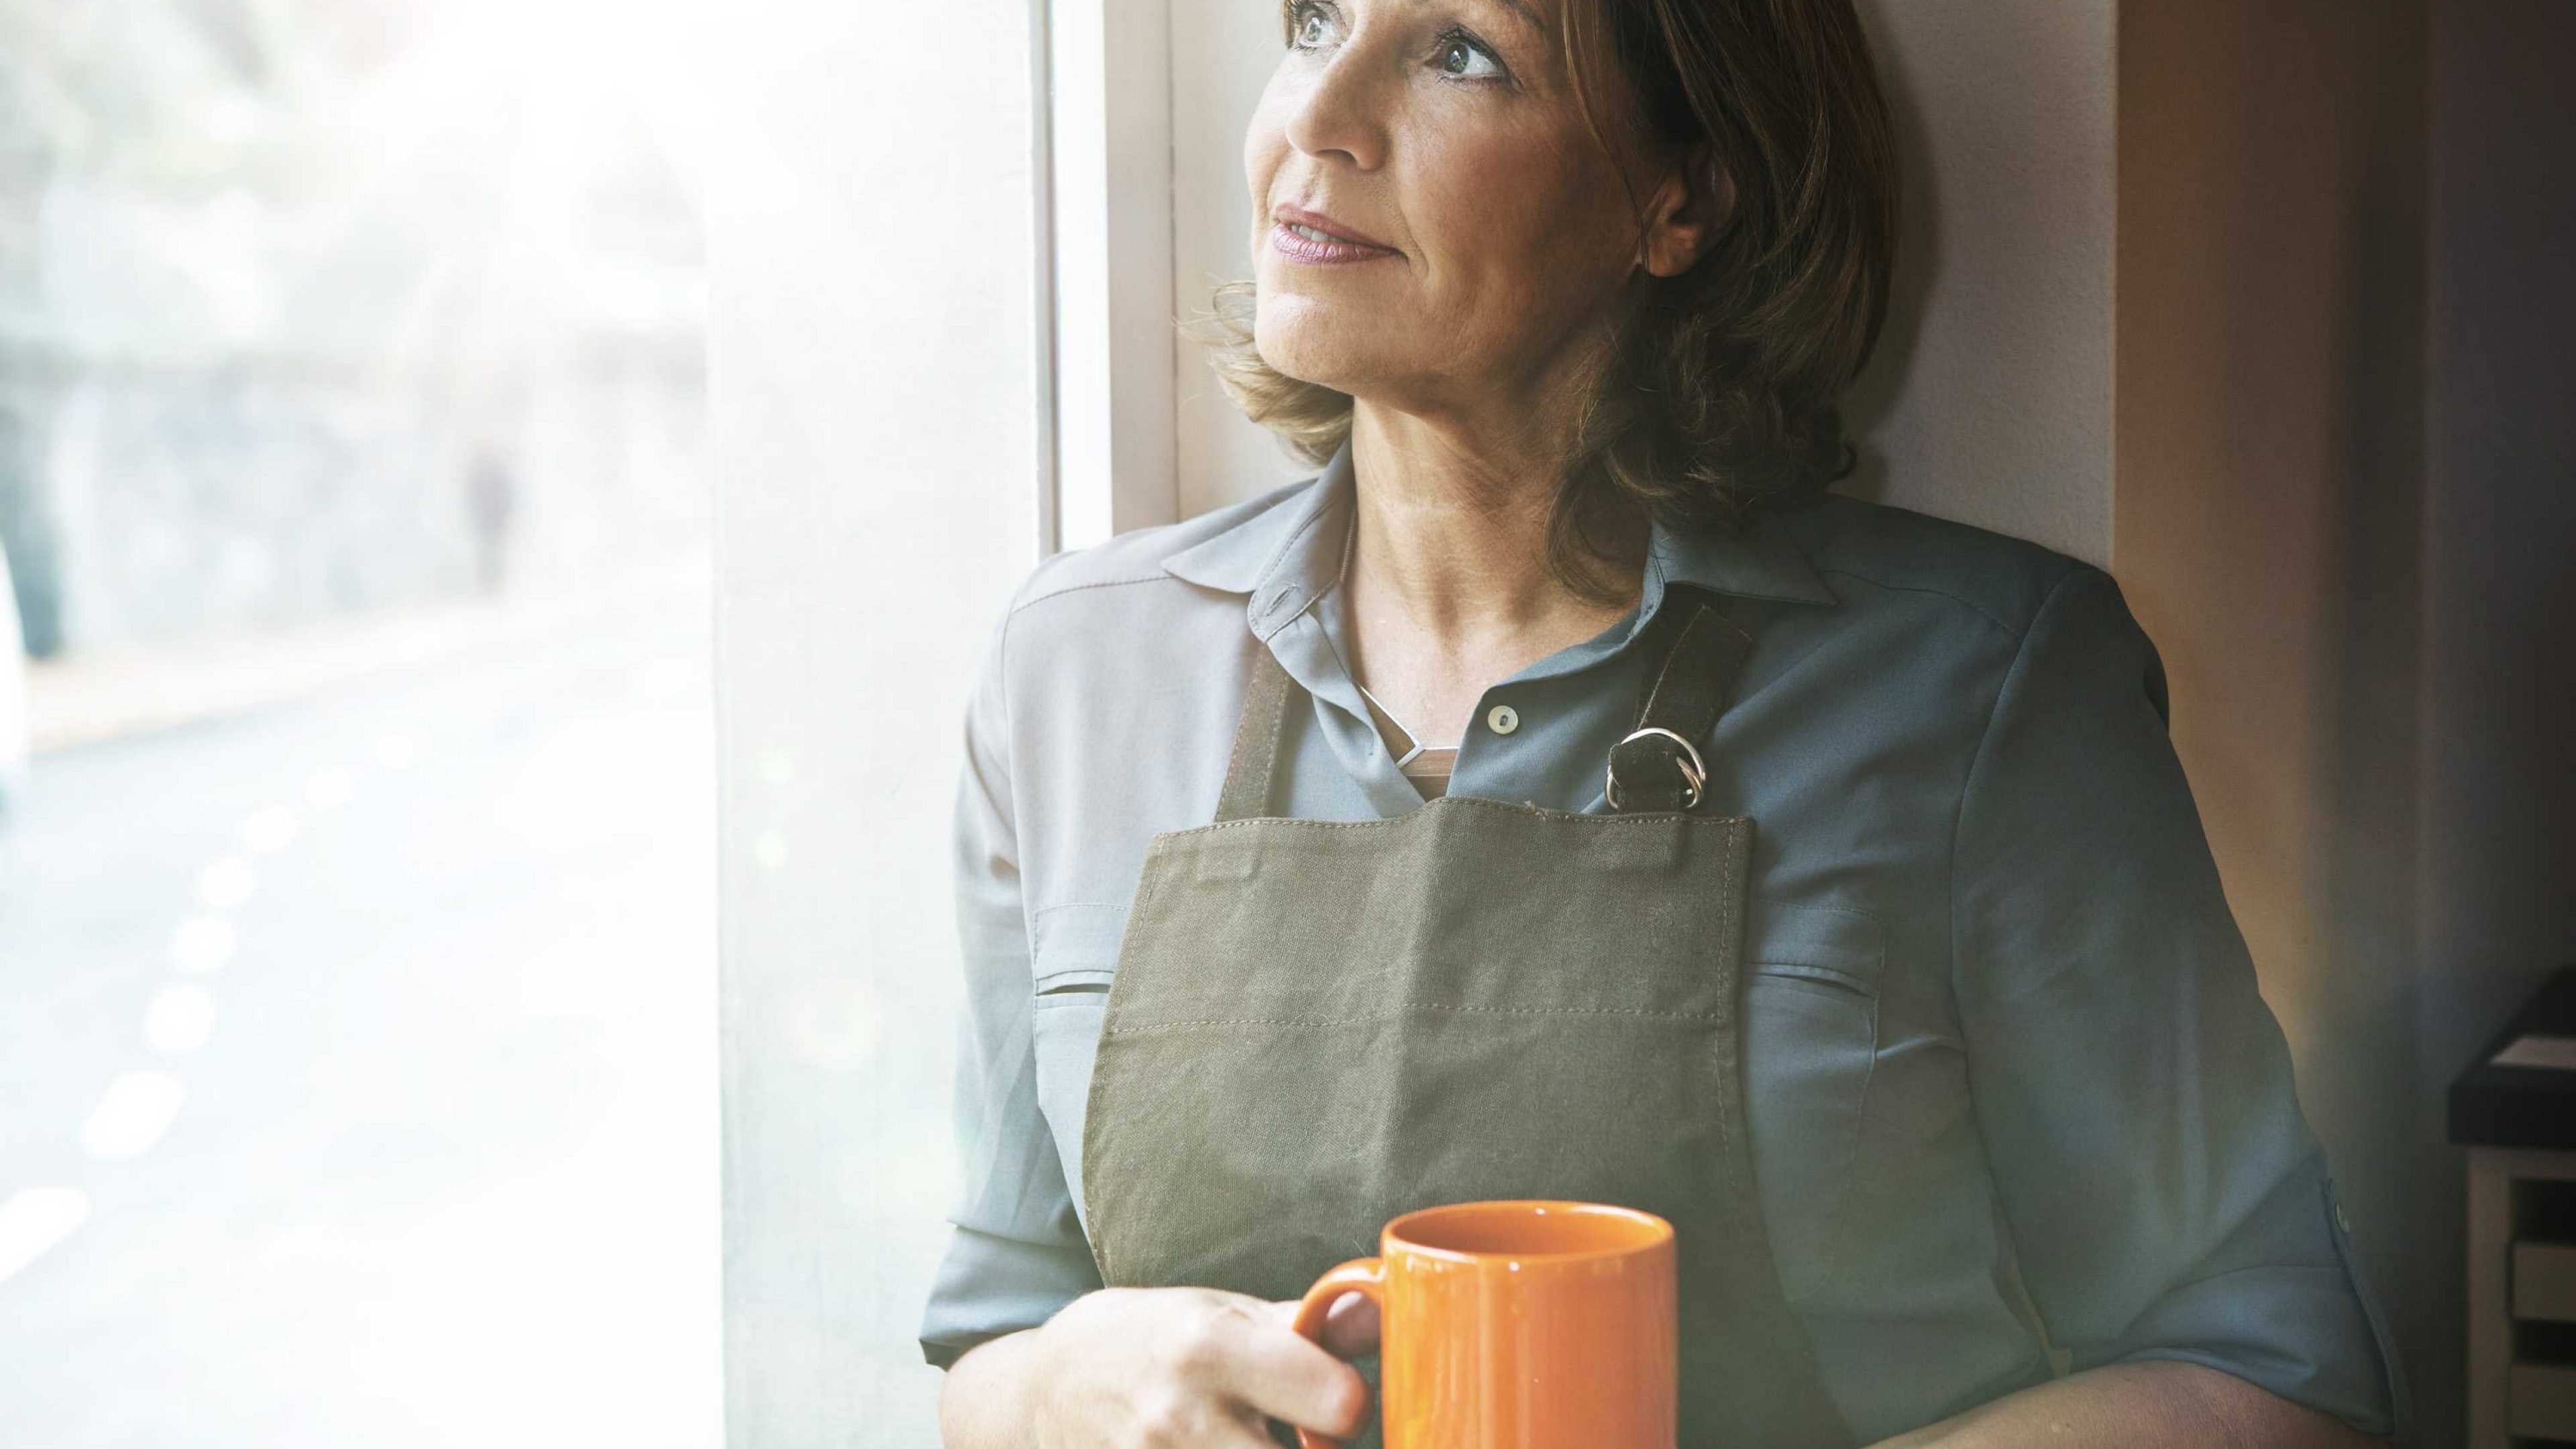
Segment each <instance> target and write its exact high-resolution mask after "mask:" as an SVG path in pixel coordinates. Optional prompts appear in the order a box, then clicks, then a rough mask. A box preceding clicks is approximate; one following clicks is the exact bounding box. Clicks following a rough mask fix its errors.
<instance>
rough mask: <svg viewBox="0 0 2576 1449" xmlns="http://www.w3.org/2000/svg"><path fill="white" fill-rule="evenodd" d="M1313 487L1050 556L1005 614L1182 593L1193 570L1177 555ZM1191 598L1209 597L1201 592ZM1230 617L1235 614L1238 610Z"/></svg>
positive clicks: (1305, 482) (1295, 487) (1303, 483)
mask: <svg viewBox="0 0 2576 1449" xmlns="http://www.w3.org/2000/svg"><path fill="white" fill-rule="evenodd" d="M1314 483H1315V480H1314V479H1312V478H1303V479H1299V480H1297V481H1296V482H1293V483H1284V484H1281V485H1280V486H1278V487H1276V488H1272V489H1270V490H1268V491H1266V492H1264V493H1261V494H1258V495H1256V496H1254V497H1251V498H1246V499H1243V500H1241V501H1239V502H1235V503H1229V504H1226V505H1224V506H1222V507H1219V508H1212V509H1210V510H1208V511H1207V512H1205V513H1200V514H1195V515H1193V516H1191V517H1188V518H1184V519H1182V520H1180V521H1179V522H1177V523H1159V524H1152V525H1148V526H1146V527H1143V528H1132V529H1129V530H1127V531H1126V532H1124V533H1118V534H1113V535H1111V536H1110V537H1108V538H1105V539H1102V540H1101V541H1100V542H1098V543H1093V544H1086V545H1083V546H1082V547H1079V548H1068V549H1063V550H1060V551H1058V552H1056V553H1052V554H1049V555H1048V556H1046V557H1045V558H1042V559H1040V560H1038V562H1037V564H1036V565H1035V566H1034V567H1033V568H1031V569H1030V570H1029V572H1028V574H1027V576H1026V577H1024V578H1023V579H1022V580H1021V583H1020V586H1019V588H1018V589H1017V590H1016V591H1014V593H1013V594H1012V597H1011V605H1010V608H1011V612H1012V613H1013V614H1014V615H1018V614H1022V613H1025V612H1029V611H1032V610H1038V609H1039V608H1040V606H1049V605H1051V606H1054V607H1051V608H1047V609H1045V610H1044V612H1049V613H1061V612H1074V613H1080V612H1082V611H1083V610H1085V609H1086V608H1091V607H1098V608H1105V609H1111V610H1116V609H1119V608H1121V607H1123V606H1128V605H1131V604H1133V603H1135V602H1136V600H1134V599H1131V598H1129V597H1127V596H1126V594H1127V591H1130V590H1133V589H1135V588H1137V587H1138V586H1157V587H1156V588H1155V589H1154V590H1153V591H1154V592H1156V593H1160V592H1163V591H1164V590H1163V589H1162V588H1161V587H1159V586H1164V585H1169V586H1173V587H1175V588H1179V589H1183V590H1188V589H1189V587H1190V584H1191V582H1192V579H1191V576H1192V574H1193V573H1194V570H1191V569H1189V568H1188V567H1187V566H1186V560H1184V559H1183V556H1184V555H1189V554H1193V553H1194V552H1196V551H1198V550H1200V548H1201V546H1202V545H1207V544H1211V543H1213V542H1215V541H1216V540H1218V539H1220V538H1221V537H1224V536H1228V535H1232V534H1235V533H1237V532H1238V531H1240V530H1243V529H1245V528H1247V527H1251V526H1255V525H1257V524H1258V522H1259V521H1260V520H1261V519H1262V518H1264V517H1265V516H1267V515H1269V514H1271V513H1272V512H1273V511H1274V510H1277V509H1280V508H1282V507H1286V506H1289V505H1291V504H1292V503H1293V501H1294V500H1295V499H1296V498H1297V497H1298V496H1299V495H1300V494H1301V493H1303V492H1304V490H1306V489H1308V488H1310V487H1312V486H1313V485H1314ZM1166 565H1176V566H1175V567H1166ZM1195 592H1197V593H1198V594H1201V595H1207V594H1208V591H1207V590H1205V589H1199V590H1196V591H1195ZM1211 597H1213V596H1211ZM1237 611H1238V612H1240V606H1239V605H1238V606H1237Z"/></svg>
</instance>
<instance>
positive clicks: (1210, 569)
mask: <svg viewBox="0 0 2576 1449" xmlns="http://www.w3.org/2000/svg"><path fill="white" fill-rule="evenodd" d="M1353 496H1354V487H1353V479H1352V474H1351V445H1350V443H1349V441H1348V440H1344V442H1343V443H1342V445H1341V447H1340V448H1339V449H1337V450H1336V451H1335V452H1334V453H1333V456H1332V458H1331V459H1330V460H1329V461H1328V462H1326V463H1325V464H1324V469H1323V471H1322V472H1320V473H1318V474H1316V475H1315V476H1314V477H1313V478H1312V479H1310V480H1308V481H1307V482H1306V484H1305V485H1304V486H1302V487H1296V488H1292V489H1289V490H1287V491H1286V496H1284V497H1283V498H1281V499H1280V501H1279V502H1277V503H1275V504H1273V505H1271V506H1270V507H1268V508H1265V509H1262V510H1261V511H1260V512H1258V513H1255V514H1253V515H1252V516H1251V517H1249V518H1246V519H1244V520H1243V521H1242V522H1240V523H1237V524H1235V525H1234V526H1232V527H1230V528H1228V529H1226V530H1224V531H1223V532H1221V533H1217V534H1214V535H1211V536H1210V537H1208V538H1205V539H1202V540H1201V541H1199V542H1198V543H1196V544H1194V545H1192V546H1191V547H1189V548H1186V549H1183V550H1181V551H1180V552H1179V553H1176V554H1173V555H1172V556H1171V557H1169V558H1167V559H1165V560H1163V568H1164V570H1165V571H1166V572H1168V573H1170V574H1172V575H1174V576H1175V577H1178V578H1182V579H1186V580H1188V581H1189V582H1191V583H1194V584H1202V585H1205V586H1206V587H1208V588H1212V589H1221V590H1224V591H1225V592H1227V593H1235V594H1246V595H1249V596H1250V598H1249V600H1248V601H1247V603H1246V604H1245V606H1244V612H1245V617H1246V618H1247V619H1248V620H1249V621H1250V622H1251V624H1252V632H1253V633H1254V634H1256V635H1258V636H1260V637H1261V638H1262V639H1264V640H1267V639H1268V638H1269V637H1270V636H1271V635H1272V634H1275V633H1277V632H1278V631H1279V629H1280V628H1281V627H1282V626H1284V625H1285V624H1287V622H1288V621H1289V620H1291V619H1294V618H1296V617H1297V616H1298V615H1299V614H1300V613H1303V612H1304V611H1305V609H1306V606H1307V605H1309V604H1311V603H1313V602H1314V601H1315V599H1316V597H1317V596H1318V595H1320V594H1321V593H1323V592H1324V591H1325V590H1326V589H1329V588H1331V587H1332V586H1333V583H1334V581H1335V580H1336V579H1337V578H1338V577H1339V575H1340V565H1341V558H1342V554H1341V550H1342V543H1343V539H1344V535H1345V533H1346V532H1347V530H1348V528H1349V525H1350V518H1351V501H1352V498H1353ZM1646 560H1647V566H1646V577H1645V581H1644V591H1643V592H1644V596H1643V598H1642V599H1640V601H1639V608H1638V613H1637V624H1638V626H1639V627H1643V625H1644V623H1645V621H1646V620H1647V619H1650V618H1652V617H1653V616H1654V612H1655V606H1656V605H1657V604H1658V603H1660V602H1661V601H1662V598H1663V593H1664V589H1665V587H1666V586H1667V585H1669V584H1674V583H1684V584H1694V585H1697V586H1698V587H1700V588H1703V589H1707V590H1709V591H1711V592H1713V593H1720V594H1742V595H1745V596H1748V597H1751V598H1757V599H1778V600H1782V601H1784V602H1789V603H1800V604H1824V605H1833V604H1837V603H1839V602H1841V601H1840V600H1839V599H1837V598H1835V597H1834V592H1833V590H1832V589H1830V588H1827V587H1826V586H1825V581H1824V579H1823V578H1822V577H1820V576H1819V575H1818V574H1817V573H1816V569H1815V566H1814V565H1813V564H1811V563H1809V562H1808V561H1807V556H1806V554H1805V553H1804V552H1802V551H1801V550H1800V549H1799V547H1798V544H1797V541H1796V540H1795V539H1794V538H1792V537H1790V535H1789V531H1788V528H1787V526H1786V525H1785V524H1784V523H1783V522H1782V521H1781V520H1780V519H1779V518H1778V517H1777V516H1775V515H1773V514H1771V513H1769V512H1767V511H1766V512H1762V513H1757V514H1756V515H1755V518H1754V521H1753V523H1752V524H1751V525H1750V526H1749V527H1747V528H1746V529H1745V530H1744V531H1743V532H1742V533H1727V532H1725V531H1723V530H1718V529H1695V530H1690V531H1676V530H1673V529H1669V528H1667V527H1665V526H1664V525H1663V524H1662V523H1656V524H1654V525H1652V527H1651V528H1650V529H1649V538H1648V543H1647V552H1646Z"/></svg>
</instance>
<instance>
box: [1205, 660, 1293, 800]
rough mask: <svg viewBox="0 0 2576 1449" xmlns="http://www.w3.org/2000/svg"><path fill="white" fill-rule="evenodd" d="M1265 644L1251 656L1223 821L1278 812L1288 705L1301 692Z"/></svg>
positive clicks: (1227, 778)
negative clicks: (1275, 802)
mask: <svg viewBox="0 0 2576 1449" xmlns="http://www.w3.org/2000/svg"><path fill="white" fill-rule="evenodd" d="M1301 692H1302V691H1300V690H1299V689H1298V688H1297V681H1295V680H1293V679H1290V678H1289V677H1288V671H1287V670H1285V669H1283V668H1281V667H1280V665H1279V656H1278V655H1276V654H1273V653H1271V652H1270V646H1268V645H1267V644H1264V645H1262V646H1261V647H1259V648H1257V649H1255V650H1253V651H1252V682H1251V683H1250V684H1248V685H1246V686H1244V690H1243V718H1242V719H1241V720H1239V721H1238V722H1237V723H1236V724H1235V727H1234V755H1233V758H1231V759H1229V760H1228V761H1226V766H1225V789H1224V791H1223V792H1222V793H1221V794H1219V795H1218V796H1217V801H1216V818H1217V819H1219V820H1256V819H1259V818H1261V817H1263V816H1266V815H1271V814H1274V813H1276V812H1275V811H1273V810H1272V809H1271V802H1272V801H1273V800H1275V799H1276V798H1277V797H1278V783H1279V746H1280V740H1281V738H1282V737H1283V736H1285V735H1286V734H1287V733H1288V730H1287V724H1288V701H1289V699H1290V698H1291V697H1292V696H1294V695H1297V694H1299V693H1301Z"/></svg>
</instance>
